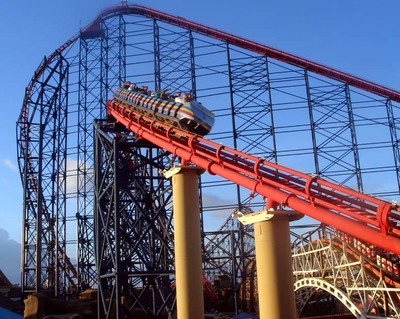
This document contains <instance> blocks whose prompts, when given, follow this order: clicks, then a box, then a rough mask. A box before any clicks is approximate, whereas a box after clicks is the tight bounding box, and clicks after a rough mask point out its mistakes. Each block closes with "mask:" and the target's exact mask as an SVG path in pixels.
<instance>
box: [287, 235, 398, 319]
mask: <svg viewBox="0 0 400 319" xmlns="http://www.w3.org/2000/svg"><path fill="white" fill-rule="evenodd" d="M367 247H368V248H370V246H367ZM376 252H377V254H378V255H379V254H380V255H382V256H385V257H386V258H388V256H389V255H388V254H387V252H382V251H380V252H379V251H376ZM378 255H371V254H370V252H369V253H368V254H367V251H366V246H365V243H364V244H362V243H361V242H359V241H358V240H357V239H355V238H351V237H349V236H347V235H345V234H340V233H335V232H334V231H332V229H329V227H328V228H327V227H319V228H317V229H314V230H313V231H311V232H309V233H304V234H303V235H301V236H299V237H298V238H297V239H296V240H295V241H294V244H293V274H294V278H295V290H296V297H297V308H298V309H297V312H298V314H299V316H300V315H312V313H313V311H314V313H315V310H316V309H312V308H311V307H310V306H309V304H310V301H311V300H313V303H316V304H320V306H321V307H322V308H320V309H319V311H320V312H319V313H320V314H332V313H341V312H343V313H351V314H353V315H354V316H355V317H356V318H388V317H389V318H397V317H398V316H399V312H400V307H399V300H400V286H399V283H398V276H397V275H394V274H393V269H392V270H389V269H388V268H386V266H385V267H380V266H381V265H379V264H377V259H376V258H377V257H378ZM393 257H395V256H393ZM388 260H390V259H388ZM329 296H331V297H332V296H333V297H335V298H336V299H334V298H330V297H329ZM335 300H336V301H337V300H339V302H335ZM329 307H331V309H328V308H329ZM324 308H325V309H324ZM307 312H308V313H307Z"/></svg>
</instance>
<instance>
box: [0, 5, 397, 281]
mask: <svg viewBox="0 0 400 319" xmlns="http://www.w3.org/2000/svg"><path fill="white" fill-rule="evenodd" d="M135 3H137V4H141V5H144V6H148V7H151V8H154V9H158V10H161V11H165V12H168V13H171V14H174V15H178V16H182V17H185V18H187V19H190V20H193V21H196V22H200V23H202V24H205V25H208V26H211V27H215V28H218V29H221V30H224V31H227V32H229V33H233V34H236V35H239V36H242V37H245V38H248V39H251V40H255V41H257V42H260V43H264V44H266V45H269V46H272V47H275V48H277V49H281V50H284V51H287V52H290V53H293V54H296V55H299V56H301V57H304V58H307V59H309V60H312V61H315V62H319V63H322V64H325V65H328V66H330V67H333V68H336V69H339V70H343V71H345V72H347V73H351V74H354V75H357V76H359V77H362V78H366V79H368V80H372V81H374V82H377V83H379V84H382V85H385V86H388V87H391V88H394V89H396V90H399V91H400V41H399V39H400V28H399V27H398V21H397V20H398V13H399V12H400V2H399V1H398V0H387V1H373V0H352V1H348V0H336V1H323V0H307V1H301V0H279V1H277V0H275V1H271V0H258V1H254V0H249V1H238V0H229V1H228V0H212V1H211V0H202V1H196V2H195V1H187V0H186V1H185V0H166V1H157V0H148V1H137V2H135ZM119 4H120V1H117V0H83V1H82V0H57V1H54V0H36V1H10V0H9V1H7V0H5V1H1V2H0V30H1V33H0V34H1V41H2V50H1V52H0V97H1V102H2V125H1V126H0V130H1V136H2V143H1V147H0V200H1V205H0V221H1V222H0V256H5V255H7V256H9V258H7V263H5V260H6V259H5V258H0V269H3V270H4V272H5V273H6V274H7V275H8V276H9V277H10V278H11V279H12V281H14V282H16V281H19V277H18V275H17V274H16V273H18V267H19V266H18V260H19V254H20V252H19V249H17V248H18V244H19V243H20V242H21V239H20V237H21V227H22V226H21V220H22V218H21V214H22V191H21V189H22V187H21V181H20V176H19V172H18V170H17V150H16V138H15V131H16V128H15V126H16V121H17V118H18V115H19V112H20V109H21V104H22V100H23V97H24V89H25V87H26V86H27V84H28V83H29V81H30V79H31V77H32V75H33V72H34V71H35V70H36V69H37V67H38V65H39V63H40V62H41V60H42V59H43V57H44V56H45V55H49V54H51V53H52V52H54V50H55V49H57V48H58V47H59V46H60V45H61V44H63V43H64V42H65V41H67V40H68V39H70V38H71V37H72V36H73V35H75V34H76V33H77V32H78V31H79V28H80V27H85V26H86V25H87V24H89V23H90V22H91V21H92V20H93V19H94V18H95V17H96V16H97V14H98V13H99V12H100V11H101V10H103V9H105V8H108V7H110V6H114V5H119ZM129 4H134V3H133V2H131V1H129ZM10 265H13V267H10ZM5 268H7V269H5Z"/></svg>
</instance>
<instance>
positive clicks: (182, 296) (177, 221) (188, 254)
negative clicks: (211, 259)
mask: <svg viewBox="0 0 400 319" xmlns="http://www.w3.org/2000/svg"><path fill="white" fill-rule="evenodd" d="M203 172H204V170H201V169H199V168H197V167H191V166H181V167H175V168H172V169H171V170H169V171H168V172H166V173H165V176H166V177H167V178H169V177H171V176H172V193H173V214H174V237H175V239H174V244H175V278H176V298H177V302H176V304H177V314H178V319H204V300H203V280H202V277H203V270H202V258H201V234H200V213H199V186H198V176H199V175H200V174H202V173H203Z"/></svg>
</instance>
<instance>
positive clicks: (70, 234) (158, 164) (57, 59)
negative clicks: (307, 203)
mask: <svg viewBox="0 0 400 319" xmlns="http://www.w3.org/2000/svg"><path fill="white" fill-rule="evenodd" d="M125 80H129V81H132V82H136V83H137V84H138V85H147V86H149V88H150V89H155V88H162V89H166V88H169V89H170V91H171V92H177V91H183V92H184V91H191V92H192V93H193V94H194V96H195V97H196V98H197V100H199V101H201V102H202V103H203V104H204V105H205V106H207V107H208V108H209V109H211V110H212V111H213V112H214V113H215V114H216V124H215V127H214V128H213V131H212V133H211V134H209V135H208V136H207V138H209V139H212V140H214V141H216V142H218V143H221V144H224V145H228V146H231V147H234V148H237V149H240V150H242V151H244V152H246V153H249V154H253V155H256V156H259V157H263V158H265V159H268V160H270V161H273V162H277V163H279V164H282V165H286V166H289V167H293V168H295V169H297V170H301V171H303V172H305V173H310V174H317V175H318V176H321V177H324V178H325V179H333V180H335V181H337V182H338V183H340V184H344V185H347V186H349V187H352V188H355V189H357V190H359V191H363V192H366V193H370V194H373V195H376V196H385V197H390V198H392V199H394V200H398V199H399V194H400V193H399V190H400V173H399V172H400V151H399V143H398V135H399V133H398V130H399V123H398V118H399V106H400V104H399V102H400V94H399V93H398V92H394V91H391V90H389V89H386V88H384V87H381V86H379V85H374V84H373V83H371V82H368V81H363V80H361V79H358V78H356V77H353V76H350V75H348V74H344V73H340V72H338V71H336V70H333V69H330V68H327V67H324V66H321V65H318V64H315V63H313V62H311V61H307V60H304V59H300V58H297V57H295V56H294V55H291V54H288V53H284V52H282V51H278V50H275V49H272V48H269V47H267V46H263V45H261V44H258V43H255V42H251V41H247V40H245V39H243V38H239V37H235V36H233V35H230V34H228V33H226V32H221V31H218V30H215V29H212V28H208V27H205V26H203V25H200V24H196V23H193V22H190V21H188V20H185V19H182V18H179V17H175V16H172V15H169V14H165V13H162V12H158V11H155V10H151V9H147V8H144V7H141V6H127V5H124V6H121V7H116V8H111V9H108V10H106V11H104V12H102V13H101V14H100V15H99V16H98V18H97V19H96V20H95V21H94V22H93V23H92V24H90V25H89V26H88V27H87V28H85V29H82V30H81V31H80V32H79V34H77V35H76V36H75V37H73V38H72V39H70V40H68V41H67V42H66V43H65V44H64V45H63V46H61V47H60V48H58V49H57V50H55V52H54V53H52V54H51V55H49V56H48V57H46V58H45V59H44V60H43V62H42V63H41V64H40V65H39V67H38V69H37V70H36V72H35V73H34V76H33V78H32V80H31V81H30V83H29V84H28V86H27V89H26V92H25V99H24V102H23V106H22V110H21V114H20V117H19V119H18V123H17V144H18V161H19V168H20V173H21V179H22V185H23V203H24V205H23V225H24V232H23V243H22V246H23V254H22V273H23V280H22V288H23V291H24V292H25V293H31V292H38V291H40V292H46V293H48V294H51V295H55V296H65V295H67V294H69V293H74V292H79V291H81V290H82V289H84V288H86V287H95V286H97V285H98V286H99V288H100V293H101V294H102V296H103V297H104V298H103V299H102V300H103V301H104V303H103V306H104V309H103V312H104V313H105V314H107V311H108V310H107V305H108V304H107V303H106V299H107V298H106V295H107V294H109V293H111V294H112V296H113V298H114V300H119V299H118V296H119V295H120V294H121V292H122V291H123V292H124V295H125V293H126V294H127V295H129V299H130V300H131V301H132V302H133V303H134V305H135V306H138V307H139V308H142V309H144V310H145V311H146V312H147V313H148V314H150V315H152V316H156V315H157V314H159V313H161V312H163V311H166V312H169V311H173V307H174V292H173V291H174V287H173V285H171V284H170V279H171V277H170V275H171V273H172V272H173V266H172V261H171V251H172V249H173V248H172V246H171V241H170V240H169V239H170V237H171V236H172V221H171V207H170V202H169V201H170V186H169V185H168V183H166V181H165V180H163V179H162V178H161V177H160V175H159V173H158V172H157V170H158V169H163V168H164V167H166V166H168V163H169V162H172V161H174V159H173V158H171V157H170V156H169V155H168V154H165V153H164V152H163V151H162V150H159V149H156V148H154V146H152V145H149V144H148V143H143V142H142V141H138V140H135V138H134V136H131V135H130V134H128V133H127V132H125V131H124V130H122V129H121V128H116V127H110V125H109V123H107V122H106V121H103V120H104V119H105V118H106V114H105V102H106V100H107V99H109V98H112V94H113V91H114V90H115V89H116V88H117V87H118V86H119V85H120V83H121V82H123V81H125ZM95 120H99V121H95ZM94 123H95V125H94ZM371 131H373V132H374V134H373V135H371V134H370V132H371ZM94 146H96V147H94ZM129 165H133V166H132V167H133V168H134V169H133V171H131V172H126V171H125V170H126V169H127V167H129ZM125 172H126V173H125ZM382 181H384V182H382ZM378 184H379V185H378ZM200 193H201V215H202V219H203V220H204V224H206V220H207V219H208V218H209V216H210V215H221V214H222V215H223V216H225V217H227V216H228V215H230V214H231V213H232V212H234V211H235V210H237V209H239V210H246V209H250V208H249V207H251V209H252V210H254V211H255V210H258V209H261V208H263V207H264V199H263V198H260V197H259V196H256V195H255V194H252V193H251V192H248V191H247V190H245V189H243V188H241V187H239V186H237V185H235V184H233V183H231V182H228V181H225V180H223V179H221V178H219V177H217V176H209V175H204V176H202V178H201V190H200ZM217 202H218V203H217ZM217 228H218V227H215V229H217ZM203 231H204V243H203V246H204V269H205V277H206V278H208V280H207V281H212V280H213V276H214V275H221V274H226V275H229V285H230V286H231V287H233V288H234V289H233V291H234V294H233V297H232V298H233V299H234V300H236V301H235V305H236V308H238V307H239V304H240V301H239V299H240V298H241V297H240V296H243V295H245V294H246V289H245V288H243V287H245V286H246V284H243V283H244V282H246V280H247V279H246V278H247V276H248V275H249V274H250V273H251V269H252V266H251V257H252V248H251V247H250V246H249V245H250V243H251V236H252V234H251V231H250V230H248V229H246V228H242V227H241V226H239V225H238V224H237V223H235V222H233V221H229V220H228V222H227V224H225V225H224V226H223V227H221V228H220V230H219V231H216V232H215V231H213V229H203ZM95 234H96V236H95ZM227 238H229V240H227V241H225V243H226V242H229V246H230V249H231V250H230V251H226V247H227V246H224V245H222V244H221V243H223V241H224V239H227ZM225 243H224V244H225ZM96 252H97V253H96ZM96 267H97V268H96ZM116 268H118V269H119V270H121V272H118V275H115V270H116ZM214 277H215V276H214ZM98 280H99V281H98ZM205 285H206V284H205ZM138 287H141V294H140V293H139V294H138ZM240 289H244V292H241V291H240ZM146 295H152V298H153V299H152V300H153V303H152V304H151V305H147V304H145V303H144V302H143V298H144V297H145V296H146ZM242 299H243V298H242ZM121 307H122V305H121ZM120 311H127V310H126V309H125V310H124V309H122V308H121V309H120Z"/></svg>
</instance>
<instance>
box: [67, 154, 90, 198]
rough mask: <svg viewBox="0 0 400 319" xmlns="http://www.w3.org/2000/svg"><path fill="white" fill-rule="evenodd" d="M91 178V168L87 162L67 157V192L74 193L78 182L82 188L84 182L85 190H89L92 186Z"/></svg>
mask: <svg viewBox="0 0 400 319" xmlns="http://www.w3.org/2000/svg"><path fill="white" fill-rule="evenodd" d="M78 173H79V174H78ZM93 178H94V176H93V168H90V167H89V165H88V164H86V163H84V162H78V161H77V160H75V159H71V158H68V159H67V178H66V192H67V194H74V193H76V192H77V191H78V184H79V187H81V188H83V187H84V185H83V183H85V182H86V185H85V188H86V190H87V191H89V190H91V189H92V188H93Z"/></svg>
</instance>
